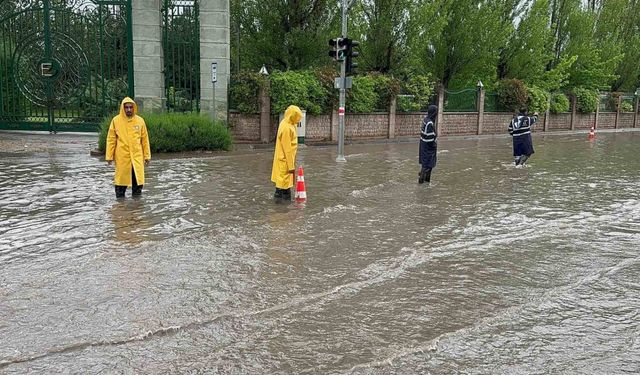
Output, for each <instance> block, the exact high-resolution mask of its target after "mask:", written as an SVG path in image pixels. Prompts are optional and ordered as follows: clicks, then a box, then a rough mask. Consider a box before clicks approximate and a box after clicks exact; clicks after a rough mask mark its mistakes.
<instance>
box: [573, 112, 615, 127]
mask: <svg viewBox="0 0 640 375" xmlns="http://www.w3.org/2000/svg"><path fill="white" fill-rule="evenodd" d="M600 116H602V114H600ZM614 118H615V117H614ZM602 120H603V119H602V117H599V118H598V127H600V124H602ZM595 121H596V114H595V113H576V117H575V118H574V119H573V127H574V129H575V130H589V129H591V127H592V126H593V124H594V123H595Z"/></svg>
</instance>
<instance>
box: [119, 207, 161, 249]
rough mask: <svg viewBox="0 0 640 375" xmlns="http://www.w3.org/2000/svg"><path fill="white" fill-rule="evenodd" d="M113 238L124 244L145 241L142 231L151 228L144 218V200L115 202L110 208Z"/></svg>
mask: <svg viewBox="0 0 640 375" xmlns="http://www.w3.org/2000/svg"><path fill="white" fill-rule="evenodd" d="M111 222H112V223H113V234H114V238H115V239H116V240H117V241H119V242H123V243H124V244H137V243H140V242H141V241H143V240H144V239H145V236H144V231H145V230H146V229H149V228H150V227H151V225H152V224H151V222H150V221H149V220H148V219H146V218H145V212H144V200H143V199H142V198H134V199H130V200H117V201H116V202H115V203H114V204H113V206H112V207H111Z"/></svg>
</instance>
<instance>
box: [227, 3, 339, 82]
mask: <svg viewBox="0 0 640 375" xmlns="http://www.w3.org/2000/svg"><path fill="white" fill-rule="evenodd" d="M329 4H331V5H333V2H330V1H329V0H288V1H287V0H231V19H232V25H233V26H232V32H233V33H234V35H233V37H234V39H236V41H237V43H235V45H234V47H233V49H232V52H233V53H234V54H239V55H237V56H234V57H239V60H240V64H241V68H248V69H258V68H259V67H260V66H262V65H263V64H266V65H267V66H269V67H271V68H275V69H280V70H288V69H302V68H306V67H310V66H319V65H323V64H326V63H328V61H329V59H328V56H327V45H326V44H327V40H328V39H329V35H330V33H329V30H331V25H332V22H334V21H335V18H336V14H339V10H332V9H330V8H329ZM232 44H233V43H232ZM232 61H234V63H235V64H237V62H236V61H237V58H232ZM236 68H237V67H236Z"/></svg>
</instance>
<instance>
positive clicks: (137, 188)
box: [116, 167, 144, 198]
mask: <svg viewBox="0 0 640 375" xmlns="http://www.w3.org/2000/svg"><path fill="white" fill-rule="evenodd" d="M142 186H144V185H138V180H136V171H135V170H134V169H133V167H131V190H132V193H131V195H132V196H134V197H139V196H140V195H142ZM126 191H127V186H122V185H116V198H124V193H125V192H126Z"/></svg>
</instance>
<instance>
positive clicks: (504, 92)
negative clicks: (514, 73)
mask: <svg viewBox="0 0 640 375" xmlns="http://www.w3.org/2000/svg"><path fill="white" fill-rule="evenodd" d="M496 89H497V93H498V100H499V105H500V106H501V107H503V108H505V109H507V110H508V111H511V112H517V111H518V110H519V109H520V108H522V107H526V106H527V104H528V102H529V93H528V92H527V88H526V87H525V85H524V83H522V81H520V80H519V79H503V80H501V81H500V82H498V84H497V87H496Z"/></svg>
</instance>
